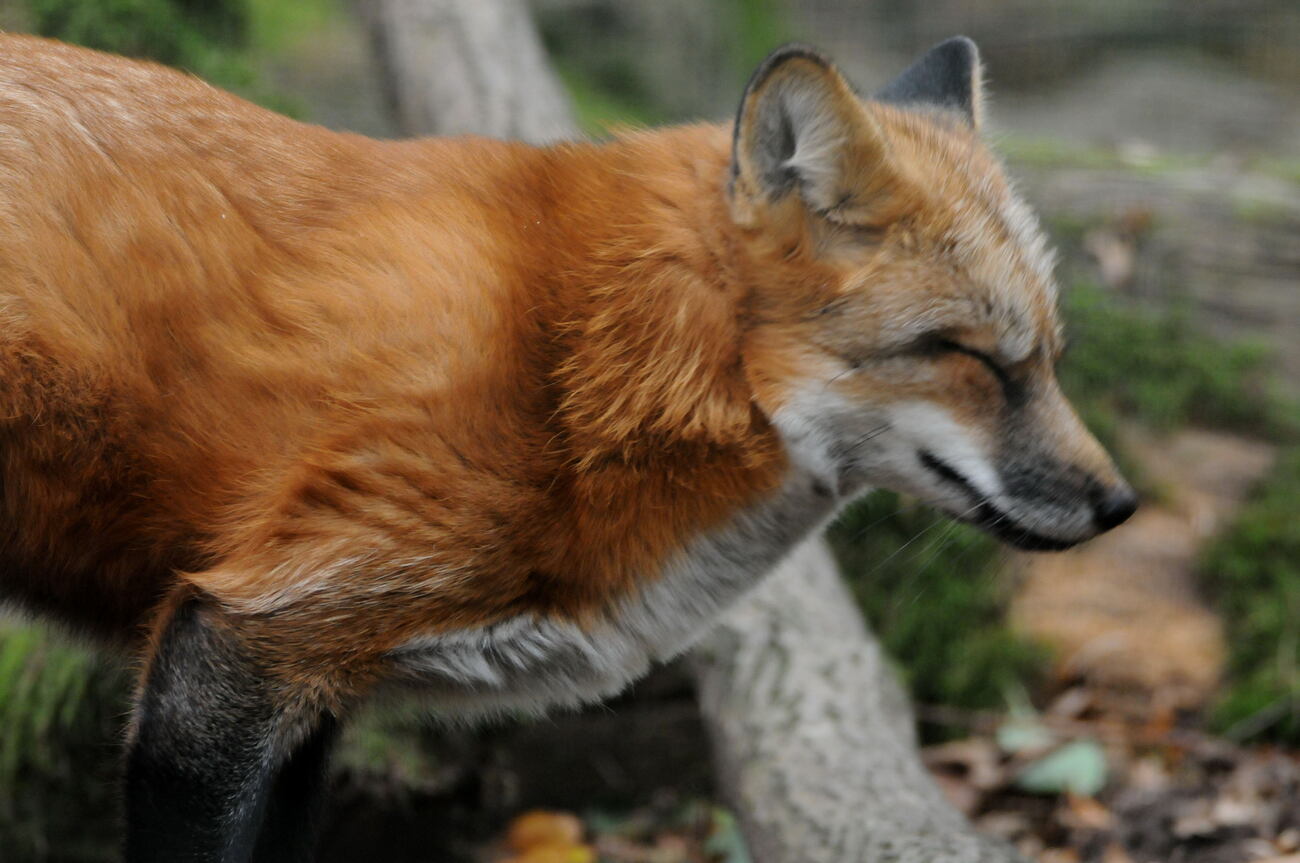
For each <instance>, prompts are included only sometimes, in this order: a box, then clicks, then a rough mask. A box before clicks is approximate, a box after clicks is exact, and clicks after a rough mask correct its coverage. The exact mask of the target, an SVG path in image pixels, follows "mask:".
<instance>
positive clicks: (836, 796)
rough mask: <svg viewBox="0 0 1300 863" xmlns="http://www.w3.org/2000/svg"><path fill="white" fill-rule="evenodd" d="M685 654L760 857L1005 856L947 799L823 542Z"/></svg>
mask: <svg viewBox="0 0 1300 863" xmlns="http://www.w3.org/2000/svg"><path fill="white" fill-rule="evenodd" d="M692 665H693V667H694V669H695V672H696V680H697V684H698V687H699V696H700V707H701V709H702V711H703V713H704V718H705V724H706V725H707V726H708V728H709V730H710V736H711V737H712V739H713V743H714V753H715V759H716V761H717V762H718V768H719V772H720V774H721V780H722V787H723V788H724V789H725V791H726V793H727V795H728V797H729V798H730V799H729V801H728V802H730V803H731V805H732V806H733V807H734V808H735V810H736V812H737V814H738V815H739V817H740V820H741V824H742V826H743V828H744V833H745V838H746V841H747V842H748V843H749V846H750V850H751V852H752V854H753V857H754V859H755V860H756V861H759V863H796V861H814V863H850V861H851V863H886V861H889V863H976V861H979V863H995V861H1002V863H1010V861H1016V860H1019V859H1020V857H1019V856H1018V855H1017V854H1016V853H1015V852H1014V851H1013V850H1012V849H1010V848H1009V847H1007V846H1005V845H1003V844H1002V843H1000V842H996V841H994V840H991V839H988V838H986V837H983V836H981V835H979V834H977V833H976V832H975V831H974V829H973V828H972V827H971V826H970V824H969V823H968V822H967V821H966V819H965V818H964V817H962V815H961V814H960V813H958V812H957V811H956V810H955V809H953V808H952V806H950V805H949V804H948V802H947V801H946V800H945V799H944V797H943V795H942V793H941V792H940V791H939V789H938V787H937V786H936V785H935V784H934V782H933V781H932V780H931V779H930V776H929V774H928V773H927V772H926V770H925V767H924V766H923V765H922V764H921V760H920V757H919V754H918V751H917V741H916V734H915V732H914V730H913V723H912V716H911V711H910V708H909V706H908V703H907V697H906V695H905V694H904V693H903V691H902V688H901V687H900V686H899V684H898V681H897V680H896V678H895V676H894V673H893V671H892V669H890V668H889V666H888V664H887V662H886V660H885V656H884V654H883V652H882V651H881V649H880V644H879V643H878V642H877V641H876V639H875V638H874V637H872V635H871V634H870V632H868V631H867V629H866V626H865V625H864V624H863V621H862V616H861V615H860V614H859V613H858V610H857V606H856V604H855V603H854V601H853V597H852V596H851V595H850V594H849V592H848V590H847V588H846V587H845V586H844V584H843V582H842V581H841V579H840V575H839V571H838V568H837V566H836V563H835V560H834V559H833V558H832V556H831V554H830V550H829V549H828V548H827V547H826V544H825V542H822V541H820V540H814V541H811V542H808V543H805V544H804V545H803V546H801V547H800V548H798V549H797V550H796V551H795V553H794V554H793V555H791V557H790V558H789V559H788V560H787V561H786V562H785V563H784V564H782V565H781V566H780V567H778V569H777V570H776V571H775V572H774V573H773V574H772V575H771V576H770V577H769V578H768V579H767V580H766V581H765V582H764V583H763V584H762V585H760V586H759V587H758V589H757V590H755V591H754V592H753V593H752V594H751V595H750V596H749V597H748V598H747V600H746V601H745V602H743V603H741V604H740V605H738V606H737V607H736V608H734V609H732V610H731V611H730V612H728V613H727V615H726V616H725V617H724V619H723V620H722V622H721V624H720V625H719V626H718V627H717V628H716V629H715V630H714V632H713V633H712V634H711V635H710V637H709V638H708V639H707V641H706V642H705V643H704V644H703V645H701V646H700V647H699V648H698V649H697V650H696V654H695V657H694V661H693V662H692Z"/></svg>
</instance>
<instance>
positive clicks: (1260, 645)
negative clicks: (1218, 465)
mask: <svg viewBox="0 0 1300 863" xmlns="http://www.w3.org/2000/svg"><path fill="white" fill-rule="evenodd" d="M1298 501H1300V447H1289V448H1287V449H1286V450H1285V451H1284V452H1283V453H1282V454H1281V456H1280V457H1279V459H1278V462H1277V464H1276V465H1275V466H1274V468H1273V470H1272V472H1271V473H1270V474H1269V476H1268V478H1267V479H1266V480H1265V481H1264V483H1263V484H1262V485H1261V487H1260V488H1259V489H1258V491H1257V493H1256V494H1255V495H1254V497H1253V500H1252V501H1251V502H1250V503H1249V504H1248V505H1247V506H1246V507H1245V508H1244V509H1243V510H1242V511H1241V513H1239V514H1238V516H1237V519H1236V520H1235V521H1234V523H1233V524H1232V526H1231V527H1230V528H1229V529H1228V530H1227V531H1226V532H1225V534H1224V535H1223V536H1222V537H1220V539H1219V540H1218V541H1217V542H1215V543H1214V545H1213V546H1212V547H1211V548H1210V549H1209V550H1208V552H1207V554H1206V555H1205V558H1204V560H1203V563H1202V565H1201V574H1202V583H1203V584H1204V585H1205V588H1206V590H1207V592H1208V593H1209V594H1210V596H1212V597H1213V599H1214V600H1215V603H1216V605H1217V607H1218V609H1219V612H1220V614H1221V615H1222V617H1223V622H1224V625H1225V626H1226V628H1227V631H1228V643H1229V644H1230V645H1231V655H1230V658H1229V668H1228V672H1229V681H1228V685H1227V687H1226V688H1225V690H1224V693H1223V696H1222V698H1221V699H1220V701H1219V703H1218V705H1217V707H1216V710H1215V715H1214V722H1215V725H1216V726H1217V728H1218V729H1219V730H1221V731H1226V732H1229V733H1231V734H1232V735H1233V736H1237V737H1241V738H1247V739H1249V738H1255V737H1264V738H1269V739H1274V740H1279V741H1285V742H1286V743H1289V744H1290V745H1292V746H1300V517H1297V514H1296V504H1297V502H1298Z"/></svg>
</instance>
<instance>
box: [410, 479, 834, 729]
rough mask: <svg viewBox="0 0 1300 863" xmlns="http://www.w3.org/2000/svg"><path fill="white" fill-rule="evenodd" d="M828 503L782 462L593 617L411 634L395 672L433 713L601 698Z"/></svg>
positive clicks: (682, 644)
mask: <svg viewBox="0 0 1300 863" xmlns="http://www.w3.org/2000/svg"><path fill="white" fill-rule="evenodd" d="M836 504H837V501H836V500H835V498H834V497H833V496H832V495H831V494H829V493H827V492H826V491H825V490H824V488H820V487H818V484H817V483H816V482H815V481H814V479H813V477H812V476H811V474H809V473H806V472H804V471H801V470H792V471H791V473H790V475H789V476H788V477H787V479H786V481H785V482H784V484H783V485H782V487H781V489H780V490H779V491H778V492H776V493H775V494H774V495H772V496H771V497H769V498H768V499H766V500H764V501H762V502H760V503H758V504H755V505H753V506H751V507H749V508H747V509H745V510H743V511H741V512H740V513H738V514H737V515H736V517H735V518H734V519H732V520H731V521H730V522H729V523H727V524H726V525H725V526H724V527H722V528H720V529H717V530H714V531H711V532H710V533H708V534H705V535H701V536H698V537H696V538H695V539H694V540H693V541H692V542H691V543H690V544H689V545H688V546H687V548H686V549H685V550H684V551H683V552H682V553H681V554H680V555H678V556H677V557H676V558H675V559H674V560H672V561H670V562H669V563H668V565H667V566H666V567H665V568H664V571H663V572H662V573H661V574H660V575H659V576H658V577H657V578H655V579H653V580H650V581H648V582H647V584H646V586H645V587H644V588H643V589H642V590H641V591H639V592H638V593H636V594H634V595H629V596H627V597H625V598H623V599H622V600H621V601H619V602H618V603H617V605H615V606H613V607H611V608H610V609H609V610H608V612H607V613H606V615H605V617H604V619H603V620H602V621H601V622H599V623H597V624H595V625H590V626H587V627H579V626H578V625H576V624H573V623H569V622H560V621H554V620H548V619H543V618H537V617H532V616H521V617H515V618H511V619H509V620H505V621H502V622H500V623H496V624H493V625H491V626H484V627H479V628H475V629H468V630H461V631H458V632H453V633H442V634H438V635H430V636H424V637H420V638H418V639H414V640H412V641H411V642H409V643H407V644H406V645H403V646H402V647H401V648H398V649H397V650H395V651H394V652H393V654H392V659H393V661H394V663H395V667H396V671H397V674H396V681H397V682H400V684H402V685H403V686H402V688H404V689H405V688H407V686H408V685H414V686H416V687H418V689H420V690H422V691H423V692H424V693H426V694H427V695H428V697H429V708H430V709H431V710H432V711H433V712H434V713H436V714H440V715H446V716H448V717H457V718H468V717H472V716H476V715H482V714H494V713H503V712H517V711H523V712H540V711H542V710H545V709H546V708H548V707H552V706H572V705H577V704H581V703H584V702H590V701H595V700H598V699H601V698H607V697H609V696H611V695H613V694H615V693H617V692H618V691H619V690H621V689H622V688H623V687H624V686H626V685H627V684H628V683H630V682H631V681H632V680H634V679H636V678H637V677H639V676H641V675H643V674H644V673H645V672H646V671H647V670H648V669H649V667H650V664H651V663H652V662H654V661H662V660H666V659H670V658H672V657H673V656H676V655H677V654H679V653H681V652H682V651H684V650H686V648H688V647H690V645H691V644H692V642H694V641H695V640H696V639H697V638H698V637H699V636H700V635H701V634H702V633H703V632H704V631H706V630H707V629H708V627H709V624H711V623H712V622H713V621H714V620H715V619H716V617H717V615H718V613H719V612H720V611H721V610H722V609H724V608H725V607H727V606H729V605H730V604H732V603H733V602H735V601H736V600H737V599H738V598H739V597H740V596H741V595H742V594H744V593H745V592H746V591H747V590H749V589H750V588H751V587H752V586H754V585H755V584H756V583H758V581H759V580H760V579H761V578H762V577H763V576H764V575H765V574H767V573H768V572H770V571H771V570H772V569H773V567H775V566H776V564H777V563H779V562H780V560H781V559H782V557H784V556H785V554H786V553H788V552H789V551H791V550H792V549H793V548H794V546H795V545H796V544H797V543H798V542H799V541H800V540H801V539H803V538H804V537H805V536H807V535H808V534H809V533H811V532H812V531H814V530H816V529H818V528H820V527H821V526H822V525H824V524H825V522H826V521H827V520H828V519H829V518H830V516H831V515H832V514H833V513H834V510H835V507H836Z"/></svg>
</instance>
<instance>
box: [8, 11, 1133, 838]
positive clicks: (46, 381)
mask: <svg viewBox="0 0 1300 863" xmlns="http://www.w3.org/2000/svg"><path fill="white" fill-rule="evenodd" d="M979 113H980V105H979V66H978V59H977V57H976V54H975V50H974V46H973V45H972V44H971V43H970V42H969V41H967V40H962V39H957V40H950V41H949V42H946V43H943V44H942V45H940V46H938V47H937V48H935V49H934V50H933V51H931V52H930V54H928V55H926V56H925V57H923V58H922V59H921V60H919V61H918V62H917V64H915V65H914V66H913V67H912V68H911V69H909V70H908V71H907V72H905V73H904V74H903V75H902V76H901V77H900V78H899V79H897V80H896V81H895V82H893V83H892V84H891V85H889V86H888V87H886V88H885V89H884V90H882V91H881V92H880V93H878V94H877V97H876V98H874V99H870V100H865V99H862V98H860V97H858V96H857V95H856V94H854V92H853V91H852V90H851V88H850V87H849V86H848V85H847V84H846V83H845V81H844V80H843V78H842V77H841V76H840V75H839V74H838V72H836V70H835V69H834V67H833V66H832V65H831V64H830V63H829V62H828V61H826V60H825V59H824V58H822V57H820V56H819V55H817V54H816V53H814V52H812V51H810V50H808V49H803V48H798V47H795V48H787V49H783V50H782V51H779V52H777V53H776V54H774V55H773V56H772V57H771V58H769V59H768V61H766V62H765V63H764V64H763V66H762V67H761V68H760V69H759V70H758V71H757V72H756V73H755V75H754V77H753V78H752V79H751V81H750V84H749V86H748V88H747V90H746V93H745V95H744V99H743V101H742V105H741V109H740V111H739V114H738V117H737V120H736V122H735V124H734V125H732V124H728V125H699V126H689V127H682V128H673V129H666V130H659V131H638V132H632V133H628V134H624V135H622V136H619V137H617V138H615V139H613V140H611V141H609V142H606V143H601V144H595V143H569V144H563V145H559V146H555V147H551V148H546V149H538V148H533V147H528V146H525V145H522V144H512V143H504V142H497V141H489V140H481V139H472V138H465V139H455V140H452V139H447V140H438V139H432V140H423V141H404V142H380V141H373V140H369V139H366V138H362V137H359V136H353V135H345V134H338V133H334V132H330V131H326V130H324V129H320V128H316V127H311V126H305V125H302V124H299V123H296V122H293V121H291V120H288V119H285V118H283V117H280V116H277V115H275V114H272V113H269V112H267V111H264V110H262V109H259V108H257V107H254V106H252V105H249V104H246V103H244V102H242V101H240V100H238V99H236V98H234V97H232V96H230V95H227V94H225V93H222V92H220V91H218V90H215V89H213V88H211V87H209V86H207V85H206V84H204V83H202V82H200V81H198V80H196V79H193V78H189V77H186V76H184V75H181V74H179V73H176V72H173V71H170V70H166V69H163V68H160V67H156V66H152V65H148V64H143V63H139V62H134V61H129V60H124V59H121V58H115V57H110V56H106V55H103V54H98V53H94V52H90V51H85V50H82V49H77V48H72V47H67V46H63V45H59V44H56V43H52V42H46V41H42V40H37V39H32V38H25V37H14V36H6V37H2V38H0V489H2V494H0V505H2V506H3V507H4V519H5V529H4V531H3V533H0V597H2V598H4V599H6V600H9V601H12V602H15V603H17V604H19V605H20V606H23V607H27V608H30V609H33V610H36V611H42V612H46V613H49V614H51V615H53V616H55V617H58V618H61V619H63V620H65V621H67V622H69V623H71V624H73V625H74V626H78V627H81V628H83V629H86V630H89V631H93V632H97V633H100V634H103V635H105V636H108V637H110V638H116V639H119V640H121V641H124V642H126V643H128V644H132V645H134V646H135V648H136V649H138V650H139V651H140V653H141V655H142V656H143V657H144V663H143V666H144V668H143V673H142V678H141V686H140V695H139V699H138V705H137V709H136V716H135V721H134V723H133V731H132V742H131V753H130V757H129V759H128V768H127V793H128V809H129V825H128V846H127V854H128V859H129V860H130V861H131V863H140V861H154V860H191V859H192V860H205V861H207V860H229V861H242V860H249V859H257V860H263V859H264V860H294V859H307V856H308V855H309V853H310V851H309V848H310V844H309V842H308V839H307V837H308V836H309V834H310V823H311V821H312V819H313V818H314V813H315V807H316V801H317V800H318V797H319V795H318V794H317V793H316V790H315V789H316V786H318V785H319V783H320V776H321V772H322V764H323V761H324V757H325V754H326V753H327V752H328V748H329V741H330V739H331V736H332V734H333V730H334V728H335V727H336V725H337V719H338V718H339V717H342V716H343V715H345V714H346V712H347V711H348V710H349V709H350V707H351V706H352V705H354V704H355V703H357V701H358V700H359V699H361V698H363V697H365V696H368V695H370V694H372V693H375V692H377V691H382V690H385V689H392V688H419V689H421V690H422V691H424V692H427V693H428V694H429V699H430V703H431V705H432V707H433V709H435V710H437V711H440V712H444V713H448V714H455V715H465V714H474V713H483V712H492V711H497V710H501V709H513V710H518V709H540V708H544V707H546V706H548V705H553V704H573V703H578V702H582V701H587V700H591V699H595V698H599V697H602V696H604V695H607V694H610V693H612V692H614V691H616V690H617V689H619V688H620V687H621V686H623V685H625V684H626V682H627V681H628V680H630V679H631V678H633V677H635V676H636V675H638V674H640V673H642V672H643V671H644V670H645V669H646V668H647V666H648V665H649V663H651V662H652V661H654V660H657V659H663V658H666V657H669V656H672V655H674V654H675V653H678V652H680V651H681V650H683V649H684V648H685V647H686V646H688V645H689V644H690V642H691V640H692V639H693V638H694V637H695V636H696V635H697V634H698V633H699V632H700V631H701V630H702V629H703V628H704V627H706V626H707V625H708V623H709V622H710V620H711V619H712V618H713V617H714V616H715V614H716V612H717V611H718V610H719V609H721V608H723V607H724V606H726V605H727V604H728V603H730V602H731V601H733V600H734V599H735V598H736V597H738V596H739V595H740V594H741V593H743V592H744V591H745V590H746V589H747V588H749V587H750V586H751V585H752V584H754V583H755V581H756V580H757V579H758V578H760V577H761V576H762V575H763V574H764V573H765V572H767V571H768V570H770V569H771V568H772V566H773V565H774V564H775V563H776V562H778V561H779V559H780V558H781V556H782V555H783V554H785V553H786V552H788V551H789V550H790V549H791V548H792V547H793V546H794V545H795V544H797V543H798V542H799V541H800V540H801V539H803V538H804V537H806V536H808V535H809V534H810V533H812V532H814V531H815V530H816V529H817V528H818V527H819V526H820V525H822V524H823V523H825V521H826V520H827V519H828V518H829V517H830V516H832V515H833V514H834V512H835V511H836V510H837V508H838V507H840V506H841V505H842V504H843V503H845V502H846V501H848V500H851V499H853V498H854V497H855V496H857V495H859V494H861V493H863V492H864V491H866V490H867V489H868V488H870V487H875V486H885V487H889V488H893V489H896V490H900V491H904V492H908V493H911V494H914V495H916V496H918V497H920V498H922V499H924V500H926V501H928V502H930V503H932V504H933V505H936V506H939V507H941V508H943V509H945V510H947V511H948V512H950V513H952V514H953V515H954V516H956V517H959V518H964V519H966V520H969V521H973V522H976V523H979V524H982V525H983V526H985V527H987V528H988V529H990V530H992V531H994V532H995V533H997V534H999V535H1000V536H1002V537H1004V538H1006V539H1008V540H1010V541H1012V542H1015V543H1018V544H1021V545H1025V546H1028V547H1040V548H1051V547H1065V546H1068V545H1071V544H1074V543H1076V542H1079V541H1082V540H1084V539H1087V538H1089V537H1091V536H1092V535H1094V534H1096V533H1097V532H1099V531H1100V530H1104V529H1106V528H1107V527H1110V526H1113V524H1115V523H1118V522H1119V521H1122V520H1123V518H1125V517H1126V516H1127V514H1128V513H1129V512H1131V510H1132V508H1133V505H1134V502H1133V496H1132V493H1131V491H1129V489H1128V487H1127V486H1126V485H1124V483H1123V481H1122V480H1121V479H1120V478H1119V477H1118V476H1117V475H1116V473H1115V471H1114V468H1113V467H1112V466H1111V463H1110V461H1109V459H1108V458H1107V457H1106V455H1105V454H1104V453H1103V452H1102V450H1101V449H1100V448H1099V447H1098V445H1097V444H1096V442H1095V441H1094V440H1093V438H1092V437H1091V436H1090V435H1089V434H1088V433H1087V432H1086V431H1085V430H1084V429H1083V427H1082V426H1081V425H1080V424H1079V422H1078V420H1077V419H1076V417H1075V415H1074V413H1073V412H1072V410H1071V409H1070V408H1069V406H1068V405H1067V404H1066V402H1065V401H1064V400H1063V398H1062V396H1061V394H1060V393H1059V391H1058V389H1057V388H1056V384H1055V380H1054V377H1053V372H1052V368H1053V363H1054V361H1055V359H1056V357H1057V355H1058V354H1059V349H1060V335H1059V327H1058V324H1057V321H1056V318H1055V311H1054V289H1053V286H1052V278H1051V263H1050V258H1049V254H1048V252H1047V250H1046V246H1045V244H1044V242H1043V240H1042V238H1041V237H1040V235H1039V233H1038V231H1037V229H1036V227H1035V224H1034V220H1033V219H1032V217H1031V216H1030V214H1029V212H1028V211H1027V209H1026V208H1025V207H1024V205H1023V204H1021V203H1020V202H1019V201H1018V200H1017V199H1016V198H1015V196H1014V195H1013V194H1012V192H1011V190H1010V189H1009V187H1008V185H1007V183H1006V181H1005V180H1004V179H1003V176H1002V173H1001V171H1000V169H999V167H998V165H997V163H996V161H995V160H994V159H993V157H992V156H991V155H990V154H989V153H988V152H987V151H986V150H985V148H984V147H983V145H982V144H981V143H980V140H979V135H978V126H979Z"/></svg>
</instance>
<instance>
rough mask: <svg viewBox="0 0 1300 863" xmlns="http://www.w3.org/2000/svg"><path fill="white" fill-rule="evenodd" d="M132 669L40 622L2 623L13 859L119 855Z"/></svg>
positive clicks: (8, 849) (5, 800) (0, 823)
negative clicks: (121, 768) (121, 771)
mask: <svg viewBox="0 0 1300 863" xmlns="http://www.w3.org/2000/svg"><path fill="white" fill-rule="evenodd" d="M127 691H128V686H127V677H126V674H125V673H124V672H123V671H122V670H121V669H120V668H115V667H112V666H110V665H108V664H107V663H105V662H102V661H100V660H98V659H96V658H95V657H94V656H93V655H92V654H91V653H90V652H88V651H87V650H85V649H83V648H82V647H80V646H78V645H76V644H73V643H71V642H69V641H67V640H65V639H64V638H62V637H60V636H59V635H57V634H55V633H52V632H50V631H49V630H48V629H46V628H45V627H42V626H39V625H25V624H23V623H20V622H16V621H5V622H3V623H0V837H3V840H0V844H2V845H3V853H2V855H0V856H3V859H4V860H5V861H7V863H9V861H12V863H23V861H42V860H78V861H96V860H112V859H115V858H116V848H117V843H118V833H117V829H118V828H117V824H118V809H117V802H118V801H117V793H118V792H117V782H116V774H117V771H118V763H119V761H120V758H121V752H120V747H119V742H120V739H121V723H122V720H123V717H124V716H125V715H126V693H127Z"/></svg>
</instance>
